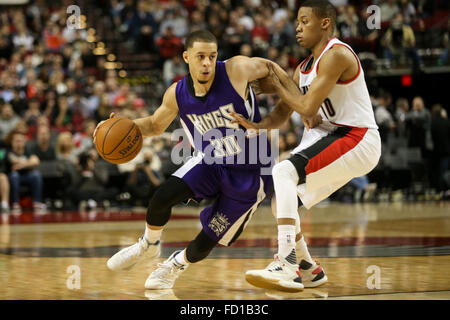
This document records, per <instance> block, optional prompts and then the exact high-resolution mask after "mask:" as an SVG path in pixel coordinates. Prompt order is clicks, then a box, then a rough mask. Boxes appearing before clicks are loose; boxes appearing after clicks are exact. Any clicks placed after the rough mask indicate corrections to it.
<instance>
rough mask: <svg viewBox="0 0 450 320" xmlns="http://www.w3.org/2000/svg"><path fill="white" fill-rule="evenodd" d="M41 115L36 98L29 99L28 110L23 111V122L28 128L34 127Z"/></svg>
mask: <svg viewBox="0 0 450 320" xmlns="http://www.w3.org/2000/svg"><path fill="white" fill-rule="evenodd" d="M41 115H42V113H41V106H40V103H39V100H38V99H37V98H31V99H30V100H28V110H27V111H25V114H24V115H23V120H25V122H26V124H27V125H28V126H35V125H36V124H37V119H38V118H39V117H40V116H41Z"/></svg>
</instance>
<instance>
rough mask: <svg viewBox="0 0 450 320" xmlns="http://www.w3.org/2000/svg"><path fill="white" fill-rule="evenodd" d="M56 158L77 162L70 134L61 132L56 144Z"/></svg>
mask: <svg viewBox="0 0 450 320" xmlns="http://www.w3.org/2000/svg"><path fill="white" fill-rule="evenodd" d="M56 158H57V159H59V160H68V161H71V162H72V163H76V162H77V156H76V150H75V146H74V143H73V136H72V134H71V133H70V132H61V133H60V134H59V136H58V141H57V143H56Z"/></svg>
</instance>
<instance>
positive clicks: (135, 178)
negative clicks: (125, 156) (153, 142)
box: [125, 150, 162, 206]
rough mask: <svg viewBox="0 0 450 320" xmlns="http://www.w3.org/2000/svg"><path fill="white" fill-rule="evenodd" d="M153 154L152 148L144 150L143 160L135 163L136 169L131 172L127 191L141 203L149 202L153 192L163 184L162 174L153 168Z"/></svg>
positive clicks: (126, 187)
mask: <svg viewBox="0 0 450 320" xmlns="http://www.w3.org/2000/svg"><path fill="white" fill-rule="evenodd" d="M152 161H153V154H152V152H151V151H150V150H146V151H145V152H144V156H143V161H140V162H138V163H136V164H135V167H134V170H133V171H132V172H130V174H129V176H128V179H127V182H126V186H125V191H126V192H129V193H130V195H131V197H132V198H133V199H135V200H137V201H138V202H140V204H141V205H143V206H145V205H147V203H148V199H150V198H151V197H152V195H153V193H154V192H155V191H156V189H157V188H158V186H159V185H160V184H161V182H162V179H161V177H160V175H159V174H158V173H157V172H156V171H155V170H153V169H152Z"/></svg>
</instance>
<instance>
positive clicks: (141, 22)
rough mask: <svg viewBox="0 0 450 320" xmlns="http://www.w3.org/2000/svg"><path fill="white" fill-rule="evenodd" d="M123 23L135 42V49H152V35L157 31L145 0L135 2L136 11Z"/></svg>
mask: <svg viewBox="0 0 450 320" xmlns="http://www.w3.org/2000/svg"><path fill="white" fill-rule="evenodd" d="M125 25H126V26H127V29H128V36H129V37H130V38H131V39H132V40H133V42H134V43H135V45H136V49H137V50H148V51H153V41H154V40H153V37H154V35H155V33H156V31H157V24H156V22H155V19H154V18H153V15H152V13H151V12H150V11H149V10H148V6H147V3H146V1H143V0H139V1H138V2H137V8H136V12H135V13H134V14H133V16H132V17H131V18H130V19H129V20H127V21H126V22H125Z"/></svg>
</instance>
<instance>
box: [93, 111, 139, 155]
mask: <svg viewBox="0 0 450 320" xmlns="http://www.w3.org/2000/svg"><path fill="white" fill-rule="evenodd" d="M95 147H96V148H97V151H98V153H99V154H100V156H101V157H102V158H103V159H105V160H106V161H108V162H111V163H115V164H121V163H125V162H128V161H130V160H132V159H134V158H135V157H136V155H137V154H138V153H139V151H141V148H142V134H141V131H140V130H139V127H138V126H137V125H136V124H135V123H134V122H133V121H131V120H130V119H127V118H124V117H120V116H116V117H114V118H111V119H108V120H106V121H105V122H104V123H102V124H101V125H100V127H99V128H98V129H97V135H96V140H95Z"/></svg>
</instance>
